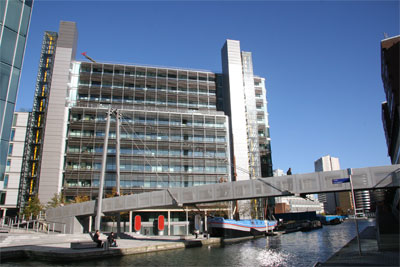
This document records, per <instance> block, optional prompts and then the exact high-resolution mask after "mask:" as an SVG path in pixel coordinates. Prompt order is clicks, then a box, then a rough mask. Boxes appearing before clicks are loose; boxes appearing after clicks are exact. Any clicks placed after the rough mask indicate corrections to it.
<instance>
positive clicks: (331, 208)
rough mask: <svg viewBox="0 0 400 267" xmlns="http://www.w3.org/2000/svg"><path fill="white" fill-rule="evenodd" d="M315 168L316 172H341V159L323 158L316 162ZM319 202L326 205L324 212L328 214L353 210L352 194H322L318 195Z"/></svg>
mask: <svg viewBox="0 0 400 267" xmlns="http://www.w3.org/2000/svg"><path fill="white" fill-rule="evenodd" d="M314 167H315V171H316V172H322V171H336V170H340V163H339V158H335V157H331V156H329V155H327V156H324V157H321V158H319V159H318V160H316V161H315V162H314ZM318 200H319V202H321V203H323V204H324V212H325V213H328V214H337V213H338V212H341V213H348V211H349V210H352V209H353V205H352V199H351V193H350V192H336V193H322V194H318ZM338 209H340V210H338Z"/></svg>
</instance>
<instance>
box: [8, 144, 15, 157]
mask: <svg viewBox="0 0 400 267" xmlns="http://www.w3.org/2000/svg"><path fill="white" fill-rule="evenodd" d="M13 148H14V144H10V145H9V146H8V155H9V156H10V155H11V154H12V152H13Z"/></svg>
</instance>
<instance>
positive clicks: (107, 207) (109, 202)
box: [102, 198, 114, 212]
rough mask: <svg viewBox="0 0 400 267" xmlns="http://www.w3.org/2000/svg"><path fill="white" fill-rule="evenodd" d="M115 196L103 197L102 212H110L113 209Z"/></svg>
mask: <svg viewBox="0 0 400 267" xmlns="http://www.w3.org/2000/svg"><path fill="white" fill-rule="evenodd" d="M113 201H114V199H113V198H105V199H103V204H102V212H110V211H112V210H113Z"/></svg>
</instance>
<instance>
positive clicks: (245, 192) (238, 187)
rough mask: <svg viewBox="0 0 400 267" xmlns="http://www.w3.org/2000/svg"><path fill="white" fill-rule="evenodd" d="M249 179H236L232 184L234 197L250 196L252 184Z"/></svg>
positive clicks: (244, 197)
mask: <svg viewBox="0 0 400 267" xmlns="http://www.w3.org/2000/svg"><path fill="white" fill-rule="evenodd" d="M251 184H252V183H251V181H250V180H249V181H238V182H235V183H234V184H233V188H234V191H233V192H234V197H235V198H238V199H246V198H251V195H252V191H253V190H251V189H252V186H251Z"/></svg>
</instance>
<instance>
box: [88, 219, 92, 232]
mask: <svg viewBox="0 0 400 267" xmlns="http://www.w3.org/2000/svg"><path fill="white" fill-rule="evenodd" d="M92 220H93V216H89V227H88V231H89V233H91V232H92Z"/></svg>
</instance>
